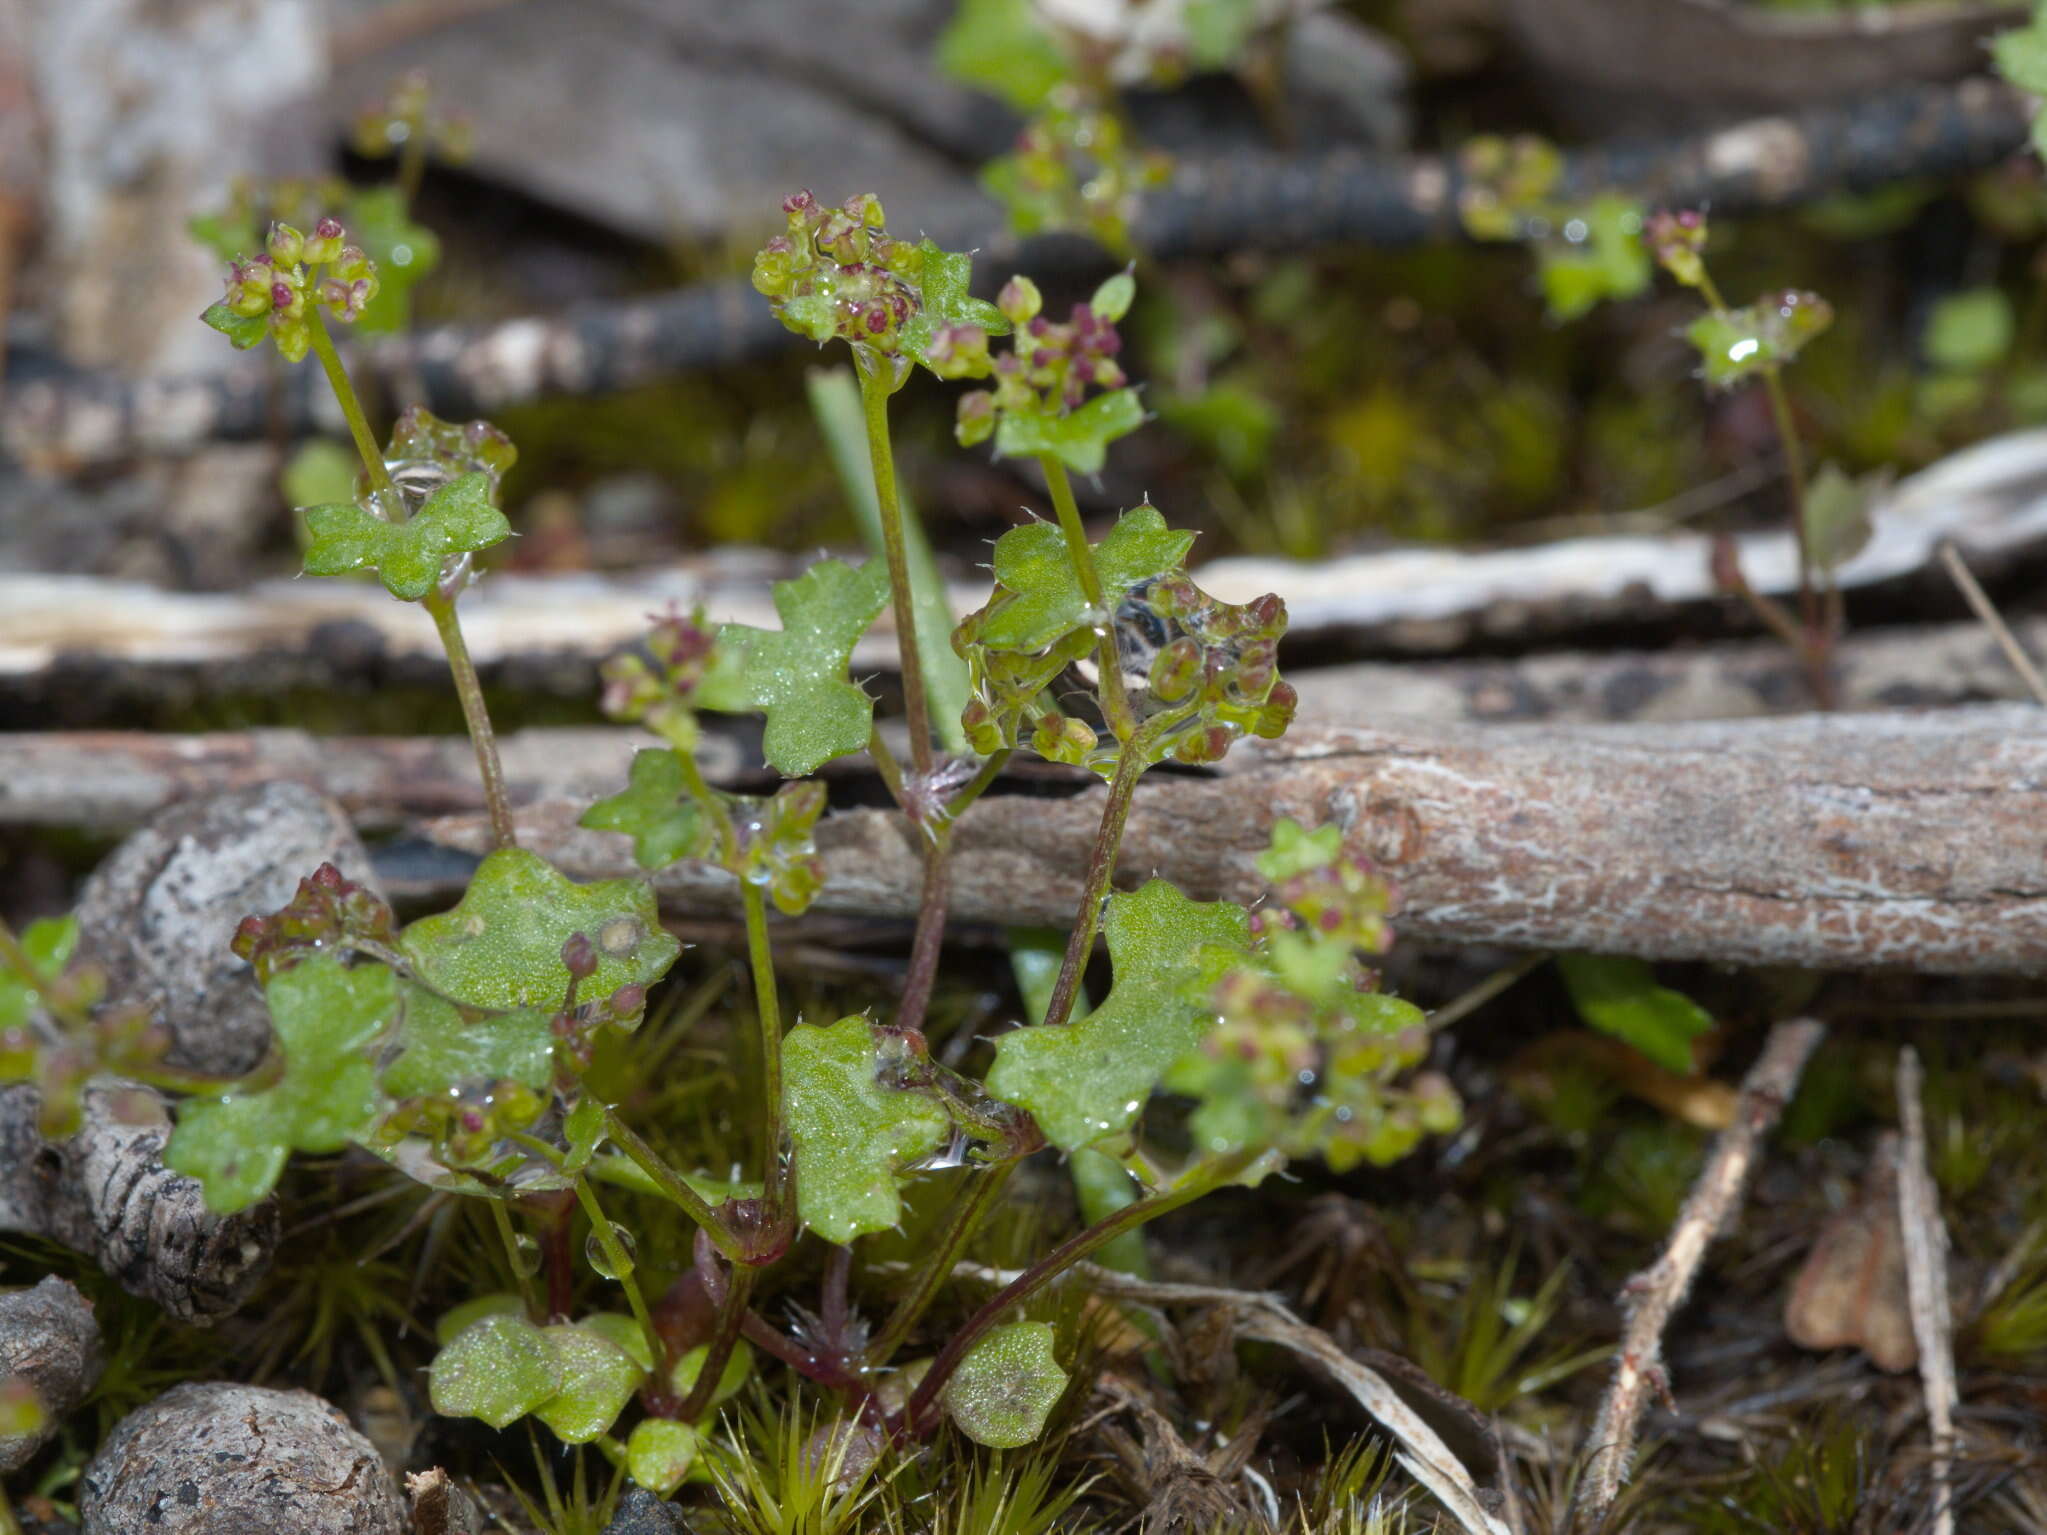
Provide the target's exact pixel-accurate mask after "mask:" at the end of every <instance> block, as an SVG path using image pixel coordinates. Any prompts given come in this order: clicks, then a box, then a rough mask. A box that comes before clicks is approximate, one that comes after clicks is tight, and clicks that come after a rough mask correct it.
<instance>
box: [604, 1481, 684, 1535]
mask: <svg viewBox="0 0 2047 1535" xmlns="http://www.w3.org/2000/svg"><path fill="white" fill-rule="evenodd" d="M604 1535H689V1523H688V1521H686V1520H685V1519H684V1518H683V1517H682V1510H681V1509H679V1508H677V1507H676V1506H675V1505H674V1504H673V1503H664V1502H663V1501H662V1500H661V1499H659V1498H657V1497H655V1496H654V1494H652V1493H651V1492H649V1491H647V1489H646V1488H644V1487H628V1488H627V1489H626V1493H625V1496H624V1497H622V1498H620V1499H619V1500H618V1512H617V1513H615V1514H613V1515H612V1516H611V1523H609V1524H607V1525H606V1526H605V1527H604Z"/></svg>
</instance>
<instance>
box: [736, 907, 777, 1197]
mask: <svg viewBox="0 0 2047 1535" xmlns="http://www.w3.org/2000/svg"><path fill="white" fill-rule="evenodd" d="M739 888H740V893H741V895H742V896H743V897H744V899H745V903H746V957H747V960H748V962H749V963H751V965H752V966H753V1003H754V1012H755V1015H756V1016H757V1017H758V1019H759V1021H760V1050H761V1098H762V1100H763V1107H764V1108H765V1110H766V1114H765V1116H764V1118H765V1129H764V1132H763V1133H764V1135H765V1136H766V1141H767V1144H766V1146H765V1147H764V1148H763V1159H762V1162H761V1189H762V1193H763V1194H764V1195H765V1197H766V1199H767V1201H768V1203H769V1205H770V1206H772V1207H774V1208H776V1209H780V1208H781V1200H782V1189H783V1167H782V1003H781V998H780V997H779V995H778V994H777V993H776V990H775V956H774V950H773V949H772V948H771V947H770V946H769V943H768V896H767V890H766V888H765V887H764V886H761V885H759V884H756V883H755V882H754V881H752V880H742V881H740V886H739Z"/></svg>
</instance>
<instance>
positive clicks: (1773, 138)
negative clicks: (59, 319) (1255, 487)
mask: <svg viewBox="0 0 2047 1535" xmlns="http://www.w3.org/2000/svg"><path fill="white" fill-rule="evenodd" d="M2027 116H2028V114H2027V109H2026V107H2025V105H2024V103H2023V102H2022V101H2021V99H2020V98H2019V97H2018V96H2017V95H2016V94H2015V93H2012V92H2010V91H2007V90H2005V89H2004V88H2003V87H2001V86H1999V85H1996V84H1994V83H1992V82H1990V81H1987V80H1968V81H1964V82H1962V83H1961V84H1959V85H1956V86H1951V87H1944V86H1926V87H1917V88H1913V89H1910V90H1905V91H1899V92H1895V93H1890V94H1885V95H1881V96H1875V97H1870V98H1868V99H1865V100H1859V101H1853V102H1849V103H1846V104H1843V105H1837V106H1825V107H1816V108H1813V109H1812V110H1810V111H1806V112H1802V113H1798V114H1795V115H1787V116H1782V117H1770V118H1761V119H1756V120H1754V121H1751V122H1747V123H1742V124H1737V125H1735V126H1733V127H1729V128H1724V129H1720V130H1718V131H1715V132H1711V133H1704V134H1697V135H1693V136H1690V137H1686V138H1679V139H1672V140H1665V141H1662V142H1650V143H1643V144H1634V145H1625V144H1623V145H1607V146H1596V147H1593V148H1590V149H1585V150H1579V151H1575V152H1573V153H1572V154H1570V155H1569V156H1568V158H1567V161H1566V170H1565V178H1564V179H1565V184H1566V185H1567V186H1568V187H1570V188H1572V189H1574V190H1577V191H1580V192H1589V191H1591V190H1594V189H1598V188H1603V187H1609V186H1611V187H1618V188H1620V189H1622V190H1624V191H1628V192H1630V193H1633V194H1635V195H1637V196H1639V197H1641V198H1643V199H1644V200H1645V201H1648V202H1651V203H1657V204H1672V205H1675V204H1694V203H1710V204H1711V205H1712V206H1713V209H1714V211H1715V213H1716V214H1718V215H1721V216H1729V215H1734V214H1740V213H1749V212H1757V211H1761V210H1766V209H1773V208H1781V207H1789V206H1794V205H1797V204H1800V203H1804V202H1809V201H1811V200H1813V199H1815V198H1819V197H1823V196H1827V195H1829V194H1832V193H1835V192H1841V191H1866V190H1868V189H1870V188H1872V187H1877V186H1881V185H1883V184H1885V183H1887V182H1892V181H1897V180H1901V179H1904V178H1907V177H1921V176H1940V175H1946V174H1951V173H1954V172H1959V171H1967V170H1972V169H1978V168H1981V167H1983V166H1987V165H1992V164H1995V163H1996V162H1997V161H1998V160H2000V159H2002V158H2003V157H2004V156H2006V155H2008V154H2010V153H2011V152H2012V151H2013V150H2015V149H2017V148H2018V147H2019V146H2020V145H2021V144H2023V143H2024V142H2025V136H2026V127H2027ZM1459 188H1460V174H1459V171H1458V167H1457V163H1456V161H1455V160H1454V159H1453V158H1448V157H1443V156H1435V155H1419V156H1412V157H1404V158H1402V157H1394V158H1388V157H1380V156H1369V155H1365V154H1362V153H1359V152H1356V151H1337V152H1333V153H1329V154H1322V155H1312V156H1309V155H1284V154H1245V155H1239V156H1232V157H1229V158H1226V159H1221V160H1216V161H1211V162H1204V163H1187V164H1183V165H1182V166H1181V168H1180V172H1179V174H1178V176H1177V177H1176V178H1175V179H1174V181H1173V182H1172V184H1171V185H1170V186H1169V187H1167V188H1166V189H1165V190H1164V191H1162V192H1161V193H1159V194H1158V195H1156V196H1155V197H1154V198H1152V200H1151V202H1150V204H1149V205H1148V206H1147V208H1146V210H1145V213H1144V217H1143V221H1142V225H1141V228H1140V232H1139V240H1140V243H1141V245H1142V246H1143V248H1145V249H1147V250H1149V251H1150V252H1152V253H1153V254H1155V255H1157V256H1158V257H1160V258H1163V259H1174V258H1180V257H1199V256H1211V255H1216V254H1220V253H1223V252H1227V251H1234V250H1243V249H1251V248H1257V249H1266V250H1287V251H1294V250H1299V249H1301V248H1304V247H1313V246H1318V245H1332V244H1345V243H1362V244H1369V245H1378V246H1402V245H1414V244H1419V243H1423V242H1427V241H1430V240H1441V239H1448V238H1453V237H1455V236H1456V235H1457V232H1458V218H1457V199H1458V193H1459ZM940 233H942V234H944V235H947V236H950V237H951V238H950V241H949V243H952V244H956V245H965V246H971V247H977V248H979V249H981V250H982V251H983V252H985V255H986V259H985V260H984V262H983V263H982V266H983V276H984V278H986V277H989V276H991V275H998V274H999V271H1000V270H1001V269H1007V268H1009V267H1022V268H1026V269H1029V270H1033V271H1036V272H1038V273H1040V274H1043V273H1044V272H1046V271H1048V270H1052V269H1055V268H1057V267H1059V266H1060V265H1066V266H1071V265H1073V264H1075V263H1076V262H1077V261H1078V262H1083V263H1086V262H1094V261H1097V260H1099V259H1100V258H1099V257H1098V256H1097V255H1095V253H1093V252H1092V251H1091V250H1089V249H1087V248H1086V247H1083V246H1080V245H1079V244H1078V242H1073V241H1058V242H1045V243H1043V244H1042V245H1036V246H1033V247H1031V248H1029V249H1023V250H1019V249H1018V248H1017V247H1016V245H1015V243H1014V242H1013V241H1011V240H1009V239H1007V238H1005V237H1001V236H994V237H990V236H989V234H988V232H987V231H985V230H972V229H967V230H949V231H940ZM795 339H796V338H794V337H793V336H791V335H790V334H789V333H788V332H787V331H785V330H783V329H782V327H781V326H780V324H778V323H777V322H776V320H775V319H774V317H773V316H772V315H771V314H770V313H769V312H768V309H767V306H766V305H765V304H762V303H761V302H760V301H759V299H758V298H757V297H756V296H755V295H754V294H753V292H752V291H751V290H750V289H749V288H748V287H747V286H746V284H744V283H741V282H721V283H712V284H705V285H701V286H697V287H692V288H684V289H680V290H678V291H676V292H673V293H668V294H664V295H660V296H657V297H653V298H648V299H639V300H634V301H631V302H627V303H622V304H601V305H587V306H581V307H578V308H574V309H571V310H569V311H568V312H566V313H564V314H561V315H558V316H548V317H529V318H524V319H519V320H513V321H508V322H504V323H502V324H498V325H494V326H488V327H481V328H475V327H455V326H445V327H441V328H438V329H434V330H429V331H424V332H422V333H420V334H419V335H417V336H412V337H393V338H387V339H384V340H381V341H378V342H376V343H374V344H372V345H368V346H363V347H360V348H358V349H357V350H356V360H355V364H354V366H355V368H356V371H357V376H358V381H359V383H362V384H366V385H368V386H370V387H372V388H375V389H377V390H379V391H380V392H382V393H384V394H386V395H387V396H389V397H391V398H399V399H404V400H407V401H411V400H419V401H423V402H424V403H426V404H428V405H430V406H431V407H432V408H433V409H435V410H437V411H439V412H440V413H442V414H443V415H450V416H453V415H474V414H489V413H490V412H492V411H496V410H501V409H503V408H505V407H506V406H508V405H514V404H519V403H522V402H524V401H527V400H532V399H537V398H541V397H544V396H549V395H562V394H572V395H575V394H598V393H603V392H606V391H609V390H616V389H624V388H629V387H631V386H633V385H636V384H641V383H645V382H647V381H649V380H652V379H656V378H660V377H663V376H665V375H668V374H673V373H678V372H683V371H687V370H690V369H696V368H709V367H718V366H724V365H728V364H732V363H738V362H745V361H749V360H752V359H755V358H758V357H762V356H766V355H769V354H771V353H774V352H777V351H780V350H782V349H784V348H785V347H789V346H793V345H794V344H795ZM275 382H276V381H275V378H274V375H273V373H272V371H271V370H270V369H269V368H268V367H267V365H266V363H265V359H264V358H262V357H261V356H256V355H251V356H248V357H243V358H238V359H235V360H234V361H232V362H230V363H228V364H225V365H223V366H222V367H221V368H220V369H219V370H218V371H215V372H210V373H205V374H196V375H190V376H186V377H182V378H170V379H157V380H145V381H140V382H138V381H134V380H128V379H122V378H119V377H116V376H114V375H112V374H105V373H98V374H80V373H68V372H65V371H62V370H59V369H56V368H53V367H50V366H48V365H47V364H46V365H45V366H44V368H43V369H42V371H41V372H40V373H39V374H38V373H37V372H35V371H33V370H32V369H31V367H30V366H28V360H27V359H23V360H22V361H21V362H19V363H17V364H16V366H15V367H14V368H13V370H12V376H11V378H10V384H11V388H10V391H9V398H8V399H7V402H6V406H5V410H4V414H0V442H4V443H5V446H6V448H7V450H8V451H9V452H11V453H13V454H15V455H17V456H19V457H22V458H24V459H26V460H29V461H31V462H37V463H44V464H50V465H54V466H61V467H71V468H75V467H80V466H84V465H88V464H95V463H105V462H108V461H110V460H117V459H122V458H128V457H132V456H135V455H136V454H139V453H175V452H180V451H188V450H189V449H191V448H192V447H193V446H195V445H197V444H199V443H201V442H205V441H207V440H209V439H219V438H251V437H256V436H259V435H262V434H263V433H264V432H266V431H268V430H270V429H271V426H272V424H273V423H272V415H271V412H272V410H273V408H274V409H276V410H277V411H279V412H281V414H282V417H283V421H284V424H285V425H286V426H287V427H288V428H289V429H290V430H293V431H304V430H307V429H310V428H313V427H321V428H325V429H328V430H335V429H338V427H339V425H340V423H339V419H338V418H337V417H334V416H332V415H331V405H330V404H329V402H327V401H326V399H325V397H324V395H323V394H322V393H321V391H320V390H319V389H318V387H317V386H316V382H315V380H314V378H313V376H312V374H311V373H310V372H309V370H306V369H302V368H301V369H294V370H291V371H290V372H289V373H287V374H286V375H285V377H284V379H283V381H282V385H281V388H279V389H277V391H276V392H275V393H273V386H274V384H275ZM273 400H275V402H276V403H275V405H274V407H273Z"/></svg>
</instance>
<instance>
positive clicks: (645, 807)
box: [576, 746, 714, 869]
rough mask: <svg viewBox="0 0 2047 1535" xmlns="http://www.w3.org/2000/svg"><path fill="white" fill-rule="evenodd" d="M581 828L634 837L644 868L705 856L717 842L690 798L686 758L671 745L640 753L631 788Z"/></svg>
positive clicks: (589, 815) (594, 810) (605, 802)
mask: <svg viewBox="0 0 2047 1535" xmlns="http://www.w3.org/2000/svg"><path fill="white" fill-rule="evenodd" d="M576 824H577V825H578V826H587V827H589V828H590V830H592V831H615V832H622V833H624V834H625V835H626V836H628V837H631V838H632V839H633V861H634V862H635V863H637V864H638V865H639V866H640V867H641V868H643V869H665V868H667V867H668V865H670V864H672V863H677V862H680V861H681V860H682V859H685V858H702V857H705V856H706V855H708V854H709V852H710V851H711V848H712V846H713V843H714V833H713V832H712V829H711V827H710V826H709V825H708V824H707V823H706V822H705V820H704V817H703V814H702V812H700V811H699V810H698V809H697V806H696V803H695V801H693V800H691V799H690V798H689V791H688V788H687V786H686V784H685V782H684V780H683V772H682V759H681V758H680V757H678V756H677V755H676V753H675V752H674V751H672V750H670V749H668V748H666V747H658V746H656V747H648V748H647V749H646V750H644V751H637V752H634V753H633V765H632V767H631V769H629V770H628V772H627V774H626V787H625V788H624V789H622V790H620V791H619V792H618V793H617V794H614V795H612V796H611V797H610V798H608V799H601V800H599V801H597V803H596V804H594V805H592V806H591V807H590V808H589V809H588V810H586V811H584V812H583V817H582V819H581V820H579V821H578V822H577V823H576Z"/></svg>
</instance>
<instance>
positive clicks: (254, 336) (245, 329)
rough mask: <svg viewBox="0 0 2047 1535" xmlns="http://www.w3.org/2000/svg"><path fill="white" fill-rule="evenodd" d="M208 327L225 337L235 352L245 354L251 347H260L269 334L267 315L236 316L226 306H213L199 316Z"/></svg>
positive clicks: (268, 318)
mask: <svg viewBox="0 0 2047 1535" xmlns="http://www.w3.org/2000/svg"><path fill="white" fill-rule="evenodd" d="M199 318H200V319H202V320H204V321H205V322H206V323H207V324H208V325H210V326H212V327H213V328H214V329H215V330H217V331H219V332H220V333H221V334H222V335H223V336H225V337H227V339H228V342H229V344H231V345H232V346H233V347H234V349H235V350H236V351H237V352H246V351H248V350H249V349H250V348H251V347H257V346H261V345H262V344H263V338H264V337H265V336H267V335H269V334H270V317H269V316H268V315H262V314H258V315H246V314H237V313H235V311H234V310H232V309H230V308H228V306H227V305H226V304H214V305H212V306H210V307H209V308H208V309H207V311H206V312H205V313H204V314H202V315H200V316H199Z"/></svg>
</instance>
